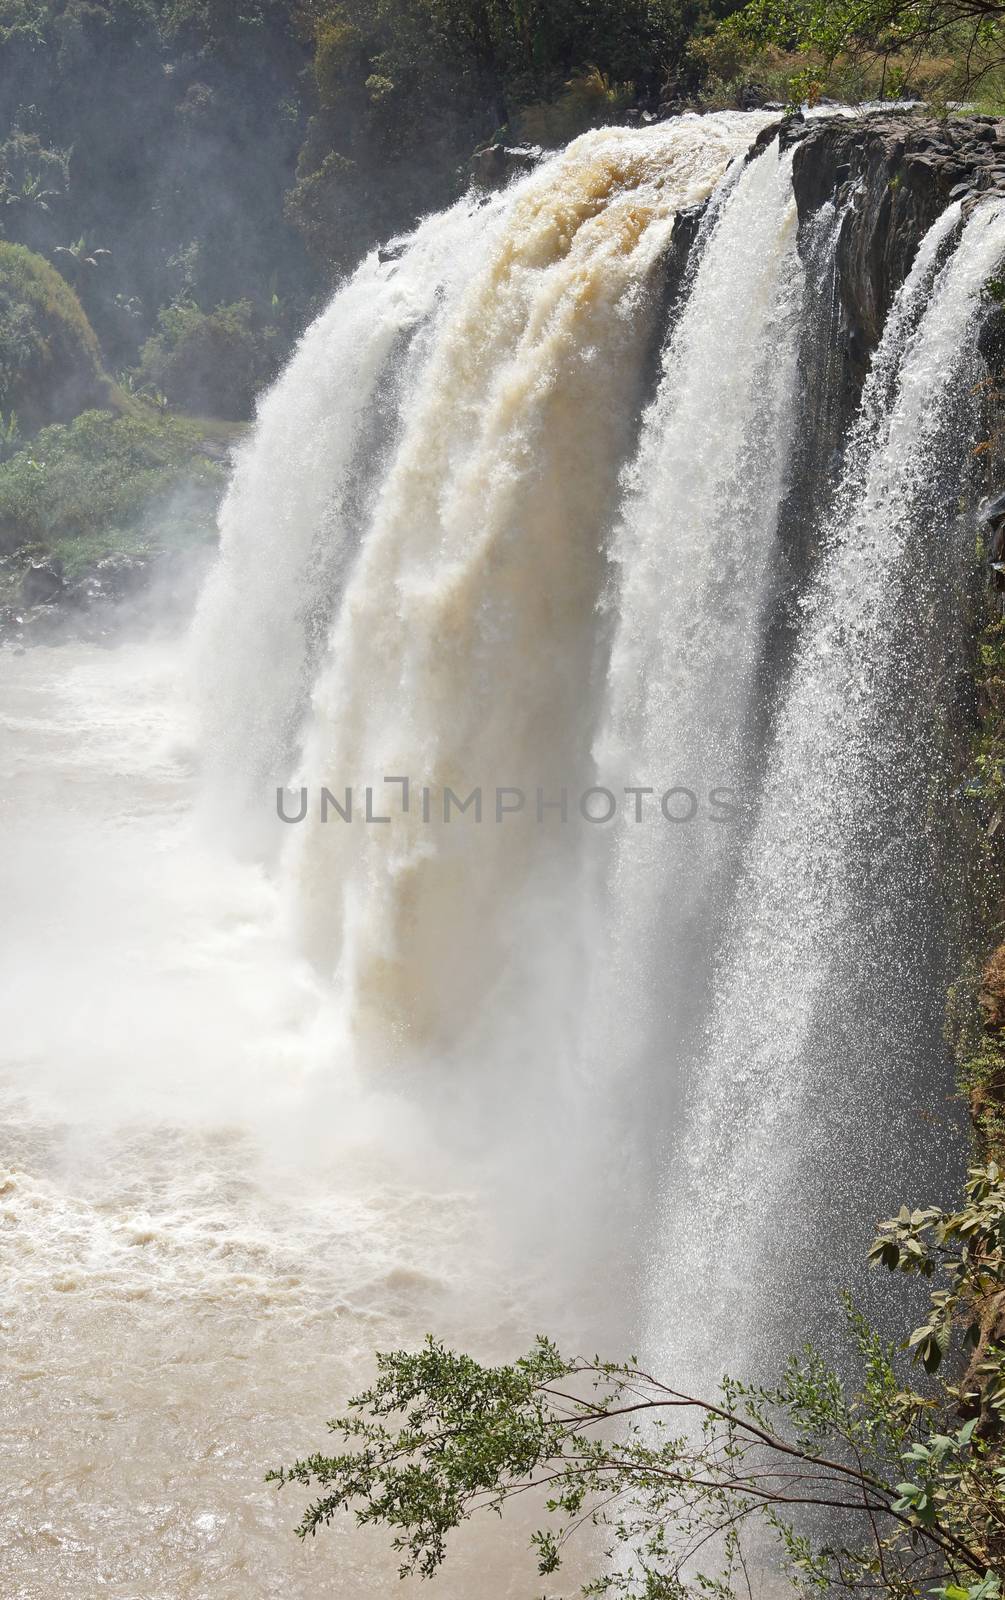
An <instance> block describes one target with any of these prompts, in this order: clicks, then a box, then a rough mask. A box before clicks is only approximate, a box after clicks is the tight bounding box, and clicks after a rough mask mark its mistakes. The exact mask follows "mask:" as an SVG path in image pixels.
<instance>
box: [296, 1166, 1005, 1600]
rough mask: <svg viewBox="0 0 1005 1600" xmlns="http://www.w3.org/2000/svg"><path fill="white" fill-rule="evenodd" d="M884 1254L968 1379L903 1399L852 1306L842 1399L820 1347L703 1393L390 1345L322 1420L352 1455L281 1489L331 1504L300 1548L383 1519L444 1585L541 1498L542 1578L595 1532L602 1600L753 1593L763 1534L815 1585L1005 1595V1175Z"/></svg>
mask: <svg viewBox="0 0 1005 1600" xmlns="http://www.w3.org/2000/svg"><path fill="white" fill-rule="evenodd" d="M872 1259H873V1261H874V1262H877V1263H880V1264H882V1265H885V1266H886V1267H887V1268H889V1269H890V1270H891V1271H893V1272H905V1273H909V1274H912V1273H913V1274H918V1275H920V1276H921V1277H923V1278H926V1279H931V1280H933V1281H934V1283H935V1285H936V1286H935V1287H934V1288H933V1290H932V1293H931V1305H930V1315H929V1318H928V1320H927V1321H926V1323H925V1324H924V1325H923V1326H922V1327H921V1328H919V1329H916V1330H915V1332H914V1333H913V1334H912V1335H911V1338H910V1339H909V1340H908V1341H906V1347H908V1348H911V1349H912V1350H913V1352H914V1355H915V1358H916V1360H917V1361H918V1362H919V1363H920V1364H921V1366H922V1367H923V1368H924V1369H925V1371H926V1372H927V1373H929V1374H931V1375H934V1374H935V1373H936V1372H937V1371H939V1369H940V1368H941V1367H942V1365H943V1362H944V1360H945V1358H946V1357H947V1356H948V1355H950V1354H951V1353H952V1354H955V1355H956V1356H957V1359H959V1358H960V1356H961V1355H962V1352H963V1350H964V1348H965V1347H966V1345H967V1344H968V1343H969V1344H971V1345H974V1346H976V1347H977V1349H978V1358H977V1359H976V1360H975V1361H973V1362H971V1365H970V1369H969V1370H968V1371H967V1372H966V1374H965V1376H964V1377H963V1380H962V1381H961V1382H959V1383H956V1384H951V1383H942V1384H941V1385H940V1386H939V1387H938V1388H937V1389H936V1390H934V1392H930V1393H920V1392H916V1391H915V1390H914V1389H913V1388H911V1387H910V1386H905V1385H904V1383H903V1382H902V1374H901V1372H900V1371H899V1358H898V1356H897V1353H896V1351H895V1349H894V1348H893V1347H892V1346H890V1345H888V1344H887V1343H886V1342H885V1341H884V1340H883V1339H882V1338H881V1337H880V1336H879V1335H878V1334H877V1333H876V1332H875V1331H874V1330H873V1329H872V1328H870V1327H869V1326H868V1324H867V1323H866V1322H865V1320H864V1319H863V1317H862V1316H861V1315H860V1314H859V1313H858V1312H857V1311H856V1310H855V1309H854V1307H853V1306H852V1305H851V1303H850V1302H847V1301H846V1303H845V1311H846V1317H847V1328H848V1333H849V1336H850V1353H851V1354H852V1356H853V1357H854V1364H855V1366H856V1368H857V1373H858V1376H857V1380H856V1383H855V1384H854V1385H853V1386H852V1387H851V1388H849V1386H848V1384H847V1383H846V1382H845V1381H844V1380H843V1378H842V1376H841V1375H840V1374H839V1373H838V1372H837V1371H836V1370H834V1369H833V1368H832V1367H830V1366H829V1365H828V1364H827V1363H826V1362H825V1361H824V1360H823V1358H822V1357H821V1356H820V1354H819V1353H818V1352H817V1351H816V1350H814V1349H813V1347H812V1346H806V1347H805V1348H804V1350H803V1352H802V1354H801V1355H800V1356H798V1357H793V1358H792V1359H790V1361H789V1362H788V1364H787V1366H786V1368H785V1370H784V1372H783V1374H782V1376H781V1379H780V1381H779V1382H778V1383H776V1384H775V1385H774V1386H773V1387H771V1388H762V1387H758V1386H749V1385H745V1384H741V1383H738V1382H735V1381H731V1380H729V1379H727V1380H725V1381H724V1383H723V1386H722V1391H721V1394H720V1395H719V1396H718V1397H717V1398H716V1399H715V1400H709V1399H702V1398H698V1397H696V1396H693V1395H690V1394H688V1393H686V1392H683V1391H681V1390H680V1389H678V1388H675V1387H673V1386H672V1385H670V1384H668V1383H666V1382H663V1381H662V1380H661V1379H659V1378H658V1377H656V1376H654V1375H653V1374H652V1373H649V1372H647V1371H645V1370H643V1369H642V1368H641V1367H640V1366H639V1364H638V1362H637V1361H636V1360H634V1359H633V1360H630V1361H628V1362H626V1363H610V1362H604V1361H601V1360H599V1359H598V1358H594V1359H592V1360H582V1359H566V1358H565V1357H564V1356H562V1355H561V1354H560V1353H559V1351H558V1350H557V1349H556V1347H555V1346H554V1345H553V1344H552V1343H551V1342H549V1341H548V1340H547V1339H544V1338H539V1339H538V1341H537V1343H536V1344H535V1346H534V1348H533V1349H532V1350H531V1351H530V1353H529V1354H528V1355H526V1356H524V1357H522V1358H521V1359H520V1360H518V1361H516V1362H514V1363H513V1364H512V1365H503V1366H495V1367H493V1366H485V1365H482V1364H481V1363H479V1362H477V1361H475V1360H474V1359H473V1358H472V1357H471V1356H469V1355H465V1354H461V1353H457V1352H454V1351H451V1350H448V1349H446V1348H445V1347H444V1346H443V1345H442V1344H440V1343H438V1342H437V1341H436V1340H434V1339H432V1338H430V1339H427V1341H426V1344H425V1346H424V1347H423V1349H422V1350H421V1351H419V1352H418V1353H408V1352H406V1351H400V1350H399V1351H395V1352H392V1353H385V1354H380V1355H378V1357H377V1367H378V1376H377V1380H376V1382H375V1383H374V1385H373V1386H372V1387H371V1388H370V1389H368V1390H367V1391H366V1392H365V1393H363V1394H360V1395H358V1396H357V1397H356V1398H355V1399H354V1400H352V1401H351V1402H350V1405H349V1410H348V1412H347V1413H346V1415H344V1416H342V1417H339V1418H336V1419H335V1420H334V1421H333V1422H331V1423H330V1424H329V1426H330V1428H331V1430H332V1431H333V1432H334V1433H335V1434H336V1435H337V1436H338V1437H339V1438H340V1439H341V1441H342V1445H343V1448H342V1449H341V1450H340V1452H339V1453H338V1454H335V1455H326V1454H323V1453H318V1454H315V1455H312V1456H310V1457H308V1458H306V1459H305V1460H302V1461H297V1462H295V1463H294V1464H293V1465H292V1466H289V1467H282V1468H280V1469H278V1470H277V1471H275V1472H273V1473H270V1475H269V1478H270V1481H273V1482H275V1483H277V1484H279V1485H280V1486H283V1485H286V1484H290V1483H298V1484H301V1485H305V1486H308V1487H312V1488H315V1489H317V1490H319V1491H320V1493H319V1494H318V1497H317V1498H316V1499H314V1500H313V1501H312V1503H311V1504H310V1505H309V1506H308V1507H307V1509H306V1511H305V1513H304V1515H303V1518H302V1521H301V1523H300V1526H299V1529H298V1532H299V1534H300V1536H301V1537H302V1538H306V1537H307V1536H308V1535H313V1534H316V1533H317V1532H318V1530H319V1529H320V1528H322V1527H324V1526H325V1525H327V1524H328V1523H329V1522H331V1520H332V1519H333V1518H335V1517H337V1516H339V1515H341V1514H343V1513H345V1512H349V1513H352V1514H354V1515H355V1517H356V1519H357V1521H358V1522H359V1523H360V1524H377V1525H380V1526H383V1527H386V1528H387V1529H388V1530H389V1531H390V1532H391V1535H392V1546H393V1548H394V1549H395V1550H396V1551H397V1552H398V1553H399V1554H400V1556H401V1568H400V1570H401V1574H402V1576H405V1575H407V1574H409V1573H413V1572H418V1573H419V1574H421V1575H422V1576H425V1577H431V1576H433V1575H434V1574H435V1572H436V1571H437V1570H438V1568H439V1567H440V1565H441V1564H442V1562H443V1561H444V1559H445V1557H446V1555H447V1544H448V1539H449V1536H450V1534H451V1533H452V1532H453V1531H454V1530H455V1529H456V1528H458V1527H459V1526H460V1525H461V1524H462V1523H464V1522H466V1521H467V1520H468V1519H469V1518H471V1517H472V1516H474V1515H475V1514H476V1513H478V1512H480V1511H486V1510H488V1511H495V1512H501V1511H502V1509H503V1507H504V1506H505V1505H506V1504H507V1503H508V1502H509V1501H511V1500H512V1499H513V1498H514V1497H516V1496H518V1495H524V1494H527V1493H528V1492H530V1493H536V1494H537V1495H538V1496H539V1497H540V1500H541V1501H542V1503H543V1515H542V1526H541V1527H540V1528H539V1529H538V1530H537V1531H536V1532H535V1533H534V1534H533V1536H532V1544H533V1546H534V1548H535V1552H536V1557H537V1568H538V1572H539V1573H540V1574H542V1575H548V1574H554V1573H555V1572H557V1571H558V1569H559V1568H560V1566H561V1563H562V1557H563V1554H564V1552H565V1550H566V1548H567V1546H568V1544H569V1542H570V1540H571V1539H573V1538H574V1537H575V1535H576V1534H577V1533H578V1532H579V1531H580V1530H581V1529H582V1528H583V1527H584V1526H594V1527H598V1528H600V1529H602V1530H603V1531H604V1532H605V1534H606V1536H607V1538H608V1540H609V1545H610V1550H609V1554H610V1555H611V1557H612V1558H613V1559H612V1560H611V1561H610V1562H609V1563H608V1564H607V1570H606V1572H605V1573H604V1574H603V1575H601V1576H599V1577H598V1578H597V1579H596V1580H595V1581H594V1582H593V1583H591V1584H590V1585H588V1586H587V1588H586V1589H584V1590H583V1591H582V1592H583V1593H584V1594H588V1595H595V1596H599V1595H618V1596H621V1597H622V1600H684V1597H685V1596H689V1595H697V1594H704V1595H709V1596H717V1597H719V1600H727V1597H732V1596H740V1595H744V1596H747V1597H748V1600H749V1597H750V1596H751V1595H752V1593H753V1592H754V1591H753V1589H752V1587H751V1584H752V1572H751V1566H750V1560H749V1557H750V1550H751V1545H750V1535H751V1532H752V1529H753V1526H754V1525H760V1526H761V1527H766V1528H767V1530H768V1531H769V1532H770V1533H771V1534H772V1535H773V1536H774V1538H775V1540H776V1541H777V1545H778V1551H779V1555H780V1559H781V1562H782V1565H783V1566H784V1567H785V1568H786V1569H787V1571H788V1574H789V1576H790V1577H791V1578H792V1580H793V1582H794V1584H795V1587H796V1589H797V1592H800V1593H803V1594H813V1593H815V1594H837V1593H844V1594H866V1593H871V1594H877V1593H878V1594H880V1595H885V1596H890V1597H896V1600H908V1597H911V1596H915V1597H916V1596H921V1595H925V1596H929V1597H931V1596H942V1597H944V1600H1000V1596H1001V1591H1002V1577H1003V1574H1005V1467H1003V1466H1002V1464H1001V1457H1000V1455H999V1453H998V1447H997V1437H998V1434H999V1432H1000V1427H1001V1418H1002V1415H1003V1414H1005V1346H1003V1345H1002V1344H1000V1343H999V1342H998V1337H999V1329H998V1328H997V1325H996V1322H995V1316H996V1315H997V1314H998V1309H997V1308H998V1307H999V1305H1000V1302H1001V1299H1002V1293H1003V1290H1005V1182H1003V1180H1002V1178H1001V1176H1000V1174H999V1172H998V1169H997V1168H996V1167H995V1166H993V1165H989V1166H987V1167H982V1168H975V1169H974V1170H973V1171H972V1172H971V1173H970V1176H969V1179H968V1184H967V1191H966V1199H965V1204H964V1206H963V1207H962V1208H961V1210H960V1211H958V1212H955V1213H947V1212H942V1211H938V1210H934V1209H933V1210H927V1211H914V1212H910V1211H908V1210H906V1209H905V1210H903V1211H902V1212H901V1213H900V1215H899V1216H898V1217H895V1218H893V1219H891V1220H890V1221H888V1222H886V1223H883V1224H882V1225H881V1226H880V1229H879V1233H878V1237H877V1239H876V1242H875V1244H874V1246H873V1250H872ZM821 1530H823V1531H822V1532H821ZM703 1561H704V1562H705V1563H706V1564H707V1565H708V1568H709V1570H707V1571H704V1572H703V1571H702V1570H701V1564H702V1562H703Z"/></svg>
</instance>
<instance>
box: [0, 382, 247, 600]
mask: <svg viewBox="0 0 1005 1600" xmlns="http://www.w3.org/2000/svg"><path fill="white" fill-rule="evenodd" d="M205 452H206V440H205V433H204V430H203V429H202V428H201V427H200V425H199V424H198V423H196V422H193V421H188V420H187V419H182V418H171V417H161V416H157V415H155V414H153V413H149V412H148V411H147V410H146V409H144V408H143V407H141V406H139V405H137V406H136V407H134V409H133V410H132V411H131V412H129V413H128V414H127V415H124V416H114V415H113V414H112V413H110V412H107V411H86V412H84V413H83V414H82V415H81V416H79V417H77V418H76V419H75V420H74V421H73V422H72V423H70V424H69V425H66V426H63V425H56V426H53V427H49V428H43V429H42V431H41V433H39V434H38V435H36V437H35V438H34V439H33V440H32V441H31V442H30V444H28V445H27V446H26V447H25V448H24V449H23V450H20V451H18V452H17V453H16V454H15V455H13V456H12V457H11V458H10V459H9V460H8V461H7V462H5V463H4V464H3V465H2V466H0V550H2V549H8V550H9V549H13V548H14V547H15V546H17V545H25V546H27V547H28V548H29V549H30V551H31V552H32V554H36V555H37V554H40V553H51V554H54V555H58V556H59V557H60V558H61V559H63V560H64V562H65V563H66V565H67V571H68V573H69V575H70V576H73V575H75V573H76V572H77V571H79V570H81V569H82V568H83V567H84V566H86V565H87V563H88V562H89V561H92V560H97V559H100V557H101V556H102V555H103V554H107V553H111V552H113V551H129V552H131V553H136V554H138V553H143V552H146V551H149V550H151V549H160V548H163V547H164V546H165V545H168V544H178V543H194V542H200V541H204V540H207V539H209V538H211V537H212V534H213V530H214V523H215V514H216V506H217V503H218V501H219V497H220V493H221V490H222V487H223V481H224V476H225V473H224V467H223V464H222V463H221V461H220V460H219V459H218V454H219V452H217V457H214V456H210V455H208V454H206V453H205Z"/></svg>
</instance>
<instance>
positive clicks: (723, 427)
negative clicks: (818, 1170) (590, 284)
mask: <svg viewBox="0 0 1005 1600" xmlns="http://www.w3.org/2000/svg"><path fill="white" fill-rule="evenodd" d="M791 165H792V162H791V155H788V156H783V155H781V154H780V153H779V151H778V148H777V145H773V146H772V147H771V148H769V150H768V151H766V152H765V154H764V155H762V156H761V157H760V158H759V159H757V160H756V161H753V162H752V163H751V164H750V165H749V166H748V167H747V168H746V170H745V172H744V173H743V175H742V177H741V178H740V180H739V181H738V182H736V183H735V184H734V185H732V186H731V188H730V189H729V191H728V193H727V194H726V195H725V197H724V198H723V200H722V203H721V204H720V206H719V207H718V208H717V211H716V215H715V219H714V226H713V227H712V228H711V229H710V230H709V232H708V234H707V237H706V238H705V239H704V240H703V241H701V242H700V243H701V255H700V259H699V262H698V266H697V269H696V271H695V274H694V280H693V284H692V287H691V291H690V294H689V296H688V300H687V303H686V306H685V308H684V310H683V313H682V315H681V317H680V320H679V322H678V324H677V326H676V328H675V329H674V332H673V335H672V337H671V339H670V341H669V343H668V345H667V349H666V352H665V355H664V359H663V371H662V380H661V383H660V386H659V389H658V392H657V395H656V397H655V399H654V401H653V402H652V404H651V405H650V407H649V408H648V411H647V413H646V415H645V417H644V419H643V424H642V432H641V438H640V443H639V448H638V451H637V454H636V456H635V458H634V460H633V461H632V464H631V466H630V468H629V469H628V470H627V471H626V472H625V474H624V488H625V500H624V504H623V506H622V510H621V516H620V519H619V525H618V527H617V530H616V532H615V537H614V540H613V545H612V555H613V562H614V567H615V579H614V582H613V583H612V586H611V592H610V595H609V597H608V604H609V606H610V608H611V610H612V612H613V613H614V615H615V616H616V619H617V627H616V632H615V636H614V642H613V648H612V652H611V658H610V665H609V671H608V681H607V686H606V694H605V717H604V724H603V728H602V732H601V735H600V738H599V740H598V749H597V760H598V767H599V769H600V770H601V771H603V772H604V773H605V774H606V775H607V778H605V781H607V779H610V780H615V781H616V782H617V783H618V784H619V785H620V786H621V787H626V786H634V785H636V784H643V785H646V786H650V787H651V786H657V785H658V786H659V788H662V789H663V790H666V789H667V788H669V786H670V785H673V786H675V787H677V788H679V789H680V790H681V791H682V798H681V799H678V800H677V802H676V810H677V811H679V812H680V814H681V815H687V812H688V811H689V809H690V807H691V802H690V800H688V799H687V798H686V794H692V795H694V796H696V797H698V798H700V801H701V802H702V804H703V810H705V808H706V807H707V801H708V796H709V794H710V793H712V792H715V793H721V794H722V795H723V796H725V795H726V794H727V792H728V793H729V794H730V795H731V796H734V797H735V794H736V791H737V790H738V788H740V787H741V786H742V784H743V781H744V772H745V767H746V763H747V758H748V753H749V752H748V749H747V741H746V739H745V729H746V726H747V723H748V721H749V714H750V698H751V693H752V687H753V678H754V673H755V669H756V664H757V659H758V648H759V644H760V637H761V631H762V622H763V613H764V608H765V604H766V601H767V598H768V595H769V593H770V589H771V578H772V565H773V558H774V554H775V538H776V532H777V524H778V516H779V511H780V508H781V505H782V501H783V497H784V491H785V486H786V480H787V466H788V459H789V453H790V448H791V441H792V437H793V425H794V416H793V407H794V402H795V385H796V360H797V354H798V348H799V328H800V312H801V307H802V300H803V273H802V265H801V262H800V259H799V256H798V253H797V250H796V207H795V200H794V198H793V194H792V184H791ZM644 803H645V802H644V800H643V798H642V797H639V799H638V802H637V804H638V811H636V810H633V809H632V808H627V809H626V810H625V812H624V813H623V814H622V818H621V824H620V827H619V830H618V833H617V837H616V839H615V841H614V847H613V852H612V860H611V862H610V866H609V884H610V889H609V893H610V908H611V929H612V935H611V948H610V949H609V951H607V952H605V964H606V966H607V969H608V981H607V982H606V983H604V984H602V985H600V987H599V993H600V994H601V995H602V998H603V1003H602V1005H601V1007H599V1008H598V1015H597V1018H596V1021H595V1035H596V1037H597V1038H598V1039H599V1040H602V1041H603V1055H604V1057H605V1059H606V1060H607V1061H608V1062H610V1061H611V1060H615V1059H617V1057H618V1055H619V1054H620V1055H621V1056H622V1058H623V1057H624V1056H625V1053H626V1052H625V1047H624V1044H623V1043H622V1046H621V1048H620V1050H618V1048H617V1047H616V1046H615V1044H614V1042H613V1040H612V1039H611V1038H610V1037H609V1031H608V1029H607V1028H605V1026H604V1021H603V1019H604V1017H605V1016H620V1015H621V1014H622V1012H623V1010H624V1008H625V1007H627V1008H628V1010H629V1011H630V1014H631V1015H632V1017H633V1019H634V1032H633V1038H632V1040H631V1046H630V1048H631V1050H632V1051H633V1052H634V1053H635V1058H636V1063H637V1065H638V1067H639V1068H640V1069H641V1072H642V1075H643V1080H644V1081H642V1082H639V1083H637V1084H636V1085H635V1090H636V1092H641V1093H645V1094H647V1095H649V1096H652V1097H653V1099H654V1100H655V1099H657V1098H658V1097H659V1096H660V1094H661V1092H664V1091H665V1092H666V1093H667V1094H668V1096H669V1098H670V1101H671V1104H672V1101H673V1098H674V1093H675V1087H676V1086H675V1083H674V1074H673V1072H672V1071H667V1072H665V1073H664V1074H663V1078H662V1083H661V1081H660V1079H656V1081H655V1082H654V1081H653V1074H652V1070H651V1068H652V1062H653V1060H654V1058H655V1059H657V1060H658V1059H660V1057H661V1056H662V1058H663V1059H664V1060H665V1061H667V1062H668V1063H672V1062H673V1060H674V1057H675V1055H676V1054H677V1053H678V1052H679V1049H680V1044H681V1035H682V1033H683V1031H684V1030H685V1023H686V1019H687V1013H688V1010H689V1003H688V993H689V991H691V990H693V989H694V988H695V986H696V985H697V986H699V987H700V982H701V972H702V968H703V965H704V960H705V956H706V951H705V946H706V943H707V940H708V937H709V935H710V931H711V928H712V926H713V924H714V921H715V915H716V911H717V909H718V900H719V893H720V887H719V885H718V883H717V879H718V876H719V875H720V874H721V872H722V870H723V868H724V866H725V865H726V863H727V861H728V846H729V845H730V844H731V843H735V839H732V838H731V834H732V832H733V830H732V829H731V828H730V827H729V826H728V823H726V821H725V812H722V813H721V814H720V815H719V816H718V819H717V820H716V816H715V813H714V812H713V813H712V817H713V820H711V821H708V820H704V819H703V820H702V821H701V822H699V823H697V824H696V825H693V826H692V825H675V824H674V823H673V822H670V823H667V822H666V821H665V820H663V821H662V822H661V823H660V824H657V825H654V824H653V822H652V820H651V819H652V814H653V812H654V810H655V811H656V813H657V814H659V810H658V808H659V801H658V800H654V799H652V798H649V799H648V808H649V812H648V814H649V818H650V820H649V825H648V826H641V825H640V823H639V820H638V817H639V813H640V812H641V809H642V806H643V804H644ZM675 814H676V811H675V810H674V809H671V815H675ZM625 1065H626V1066H632V1065H633V1063H632V1062H626V1063H625ZM626 1086H627V1085H626V1084H625V1083H624V1082H623V1081H622V1083H621V1084H620V1088H621V1090H622V1092H623V1090H624V1089H625V1087H626Z"/></svg>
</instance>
